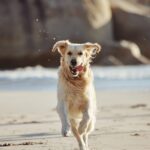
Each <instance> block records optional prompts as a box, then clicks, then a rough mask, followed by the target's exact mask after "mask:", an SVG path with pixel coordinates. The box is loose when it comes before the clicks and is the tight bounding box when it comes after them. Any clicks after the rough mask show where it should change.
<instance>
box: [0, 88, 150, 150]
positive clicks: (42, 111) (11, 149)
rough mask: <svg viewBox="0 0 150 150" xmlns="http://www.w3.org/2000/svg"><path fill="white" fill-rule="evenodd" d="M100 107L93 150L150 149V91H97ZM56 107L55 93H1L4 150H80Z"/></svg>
mask: <svg viewBox="0 0 150 150" xmlns="http://www.w3.org/2000/svg"><path fill="white" fill-rule="evenodd" d="M97 105H98V114H97V123H96V129H95V131H94V132H93V133H92V134H91V135H90V139H89V145H90V148H91V150H150V91H121V90H120V91H119V90H114V91H97ZM55 106H56V93H55V92H48V91H47V92H42V91H32V92H28V91H24V92H10V91H6V92H0V150H77V149H78V145H77V142H76V140H75V138H74V137H73V136H71V137H68V138H63V137H62V136H61V135H60V121H59V118H58V116H57V114H56V111H55Z"/></svg>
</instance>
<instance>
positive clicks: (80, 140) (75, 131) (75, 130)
mask: <svg viewBox="0 0 150 150" xmlns="http://www.w3.org/2000/svg"><path fill="white" fill-rule="evenodd" d="M70 123H71V128H72V132H73V134H74V136H75V138H76V139H77V141H78V144H79V147H80V150H87V149H86V145H85V142H84V139H83V135H80V134H79V132H78V125H77V123H76V121H75V120H74V119H71V120H70Z"/></svg>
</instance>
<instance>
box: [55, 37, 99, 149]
mask: <svg viewBox="0 0 150 150" xmlns="http://www.w3.org/2000/svg"><path fill="white" fill-rule="evenodd" d="M56 50H58V52H59V53H60V55H61V59H60V67H59V72H58V75H59V79H58V92H57V97H58V102H57V107H56V108H57V112H58V114H59V117H60V120H61V123H62V130H61V132H62V135H63V136H65V137H66V136H69V135H70V133H71V130H72V133H73V134H74V136H75V138H76V139H77V141H78V144H79V148H80V150H88V135H89V133H90V132H91V131H93V129H94V126H95V122H96V96H95V89H94V86H93V73H92V70H91V68H90V62H91V61H92V59H93V58H94V56H95V55H96V54H97V53H99V52H100V50H101V46H100V45H99V44H97V43H89V42H88V43H83V44H78V43H71V42H70V41H68V40H62V41H58V42H56V43H55V44H54V46H53V49H52V51H53V52H55V51H56Z"/></svg>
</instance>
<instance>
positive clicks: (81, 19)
mask: <svg viewBox="0 0 150 150" xmlns="http://www.w3.org/2000/svg"><path fill="white" fill-rule="evenodd" d="M61 39H70V40H71V41H73V42H85V41H91V42H97V41H106V40H108V41H109V40H112V39H113V33H112V23H111V9H110V5H109V2H108V1H106V0H101V1H99V0H92V1H90V0H86V1H85V0H75V1H74V0H70V1H68V0H36V1H35V0H13V1H10V0H1V1H0V68H5V67H9V68H13V67H18V66H26V65H37V64H41V65H44V66H54V65H56V64H58V62H59V61H58V59H56V57H57V56H55V55H54V54H52V53H50V52H49V51H50V49H51V47H52V45H53V44H54V42H55V41H58V40H61ZM57 58H58V57H57Z"/></svg>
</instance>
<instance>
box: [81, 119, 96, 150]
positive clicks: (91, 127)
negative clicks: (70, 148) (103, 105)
mask: <svg viewBox="0 0 150 150" xmlns="http://www.w3.org/2000/svg"><path fill="white" fill-rule="evenodd" d="M95 122H96V118H95V117H93V119H92V120H91V121H90V123H89V125H88V128H87V130H86V132H85V134H84V135H83V140H84V143H85V145H86V148H87V150H88V149H89V148H88V135H89V133H90V132H92V131H93V130H94V127H95Z"/></svg>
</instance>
